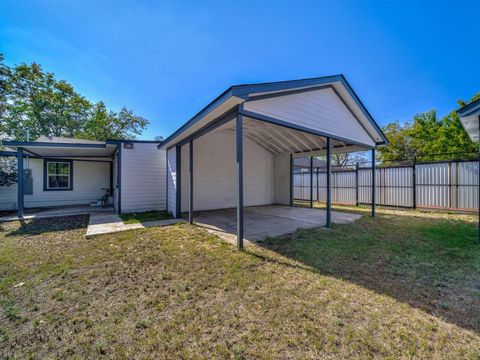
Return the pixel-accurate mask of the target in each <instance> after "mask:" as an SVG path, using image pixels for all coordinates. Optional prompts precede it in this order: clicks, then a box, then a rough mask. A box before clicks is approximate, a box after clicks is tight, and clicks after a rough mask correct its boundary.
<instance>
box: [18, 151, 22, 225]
mask: <svg viewBox="0 0 480 360" xmlns="http://www.w3.org/2000/svg"><path fill="white" fill-rule="evenodd" d="M17 185H18V187H17V188H18V201H17V216H18V217H19V218H23V148H22V147H19V148H18V149H17Z"/></svg>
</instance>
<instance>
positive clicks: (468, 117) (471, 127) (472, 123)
mask: <svg viewBox="0 0 480 360" xmlns="http://www.w3.org/2000/svg"><path fill="white" fill-rule="evenodd" d="M457 114H458V116H459V118H460V122H461V123H462V125H463V128H464V129H465V131H466V132H467V134H468V136H469V137H470V139H471V140H472V141H475V142H478V141H479V132H480V129H479V126H480V125H479V121H480V99H477V100H475V101H472V102H471V103H470V104H468V105H465V106H464V107H462V108H461V109H458V110H457Z"/></svg>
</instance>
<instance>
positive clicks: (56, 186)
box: [43, 160, 73, 191]
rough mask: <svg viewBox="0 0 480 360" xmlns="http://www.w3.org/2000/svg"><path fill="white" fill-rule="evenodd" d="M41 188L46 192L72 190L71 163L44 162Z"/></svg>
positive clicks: (58, 161)
mask: <svg viewBox="0 0 480 360" xmlns="http://www.w3.org/2000/svg"><path fill="white" fill-rule="evenodd" d="M43 188H44V190H45V191H48V190H72V189H73V188H72V161H69V160H45V162H44V179H43Z"/></svg>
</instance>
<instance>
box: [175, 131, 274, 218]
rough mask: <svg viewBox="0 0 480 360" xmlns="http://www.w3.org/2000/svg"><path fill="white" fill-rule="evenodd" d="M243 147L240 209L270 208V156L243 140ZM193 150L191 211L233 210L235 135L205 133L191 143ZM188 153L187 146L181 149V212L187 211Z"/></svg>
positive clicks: (271, 157) (267, 152) (229, 133)
mask: <svg viewBox="0 0 480 360" xmlns="http://www.w3.org/2000/svg"><path fill="white" fill-rule="evenodd" d="M243 147H244V155H243V156H244V158H243V164H244V170H243V182H244V194H243V196H244V205H245V206H254V205H266V204H273V203H274V196H273V192H274V190H273V185H274V156H273V154H272V153H270V152H269V151H267V150H265V149H264V148H262V147H261V146H259V145H257V144H256V143H254V142H253V141H251V140H249V139H248V138H246V137H244V139H243ZM193 149H194V151H193V153H194V161H193V164H194V166H193V179H194V183H193V188H194V190H193V198H194V200H193V203H194V210H212V209H224V208H231V207H235V206H236V203H237V200H236V197H237V187H236V184H237V179H236V152H235V132H234V131H231V130H217V131H214V132H211V133H208V134H206V135H204V136H202V137H200V138H198V139H196V140H194V145H193ZM188 153H189V151H188V145H184V146H183V147H182V182H181V183H182V184H181V186H182V211H188V199H189V192H188V184H189V181H188V163H189V159H188ZM169 189H170V185H169ZM169 194H170V193H169ZM169 204H170V200H169Z"/></svg>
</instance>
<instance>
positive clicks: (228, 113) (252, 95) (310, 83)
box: [158, 75, 388, 149]
mask: <svg viewBox="0 0 480 360" xmlns="http://www.w3.org/2000/svg"><path fill="white" fill-rule="evenodd" d="M327 88H328V89H331V90H333V92H334V93H335V94H336V96H337V97H338V99H339V100H340V101H341V102H342V103H343V105H344V106H345V108H346V109H348V111H349V112H350V113H351V115H353V117H354V118H355V119H356V121H358V123H359V124H360V125H361V127H362V128H363V130H364V131H365V132H366V133H367V134H368V136H369V137H370V138H371V140H372V141H373V143H374V144H375V145H382V144H386V143H388V140H387V139H386V137H385V135H384V134H383V132H382V130H381V129H380V127H379V126H378V125H377V123H376V122H375V120H374V119H373V117H372V116H371V115H370V113H369V112H368V110H367V109H366V108H365V106H364V105H363V103H362V102H361V101H360V99H359V98H358V96H357V95H356V94H355V92H354V91H353V89H352V88H351V86H350V85H349V84H348V82H347V80H346V79H345V77H344V76H343V75H334V76H325V77H317V78H309V79H301V80H290V81H281V82H271V83H260V84H246V85H235V86H231V87H230V88H228V89H227V90H226V91H224V92H223V93H222V94H220V95H219V96H218V97H217V98H216V99H215V100H213V101H212V102H211V103H209V104H208V105H207V106H206V107H205V108H203V109H202V110H201V111H200V112H198V113H197V114H196V115H195V116H194V117H193V118H191V119H190V120H189V121H188V122H187V123H185V124H184V125H183V126H182V127H180V128H179V129H178V130H177V131H175V132H174V133H173V134H172V135H171V136H169V137H168V138H167V139H166V140H165V141H164V142H163V143H162V144H159V146H158V147H159V148H161V149H168V148H171V147H172V146H175V145H177V144H178V143H182V142H184V141H185V139H188V138H189V137H192V136H193V134H195V133H197V132H201V131H202V129H205V128H207V126H208V125H209V124H211V123H213V122H215V121H218V120H219V119H220V118H225V117H228V118H230V119H233V118H234V115H235V110H237V109H240V111H243V110H242V108H243V106H242V105H243V104H244V103H248V102H253V101H258V100H264V99H268V98H277V97H280V96H285V95H294V94H301V93H306V92H311V91H316V90H320V89H327ZM243 113H244V115H245V116H250V117H251V116H253V114H252V113H250V112H247V111H243ZM256 119H257V120H264V121H267V120H269V119H266V118H265V117H264V118H263V119H259V117H258V116H257V118H256ZM270 120H271V119H270ZM297 129H298V130H302V128H297ZM312 133H314V134H317V135H320V136H328V135H330V136H331V137H332V138H337V139H339V140H347V141H348V140H349V139H342V137H341V136H339V135H337V136H334V135H333V134H324V133H320V132H318V133H316V132H315V131H314V130H312ZM357 144H358V143H357ZM360 145H363V144H360ZM369 147H372V146H371V145H369Z"/></svg>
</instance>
